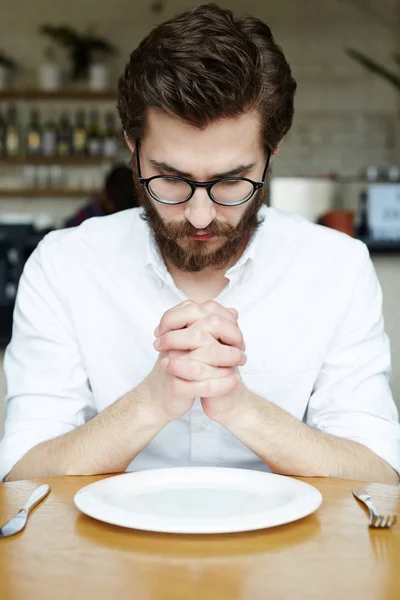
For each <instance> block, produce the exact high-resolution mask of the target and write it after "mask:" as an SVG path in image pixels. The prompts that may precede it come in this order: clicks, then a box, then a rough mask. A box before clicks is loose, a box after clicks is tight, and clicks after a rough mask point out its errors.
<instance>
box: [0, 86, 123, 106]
mask: <svg viewBox="0 0 400 600" xmlns="http://www.w3.org/2000/svg"><path fill="white" fill-rule="evenodd" d="M116 97H117V90H116V89H113V88H112V89H107V90H91V89H89V88H73V87H71V88H61V89H59V90H42V89H40V88H25V89H18V88H16V89H8V90H0V102H1V101H2V100H16V101H17V100H25V101H27V100H97V101H99V100H115V99H116Z"/></svg>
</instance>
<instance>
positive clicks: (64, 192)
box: [0, 188, 98, 198]
mask: <svg viewBox="0 0 400 600" xmlns="http://www.w3.org/2000/svg"><path fill="white" fill-rule="evenodd" d="M97 192H98V190H97V189H86V190H85V189H81V188H78V189H68V188H18V189H17V188H15V189H10V190H4V189H0V198H81V197H87V198H88V197H89V196H93V194H95V193H97Z"/></svg>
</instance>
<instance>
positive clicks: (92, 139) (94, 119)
mask: <svg viewBox="0 0 400 600" xmlns="http://www.w3.org/2000/svg"><path fill="white" fill-rule="evenodd" d="M102 145H103V139H102V132H101V130H100V122H99V113H98V111H97V110H92V111H91V113H90V119H89V127H88V131H87V153H88V154H89V156H101V154H102Z"/></svg>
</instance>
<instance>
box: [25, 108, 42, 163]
mask: <svg viewBox="0 0 400 600" xmlns="http://www.w3.org/2000/svg"><path fill="white" fill-rule="evenodd" d="M25 151H26V154H28V155H29V156H32V155H35V154H41V152H42V131H41V127H40V119H39V111H38V110H37V109H35V108H34V109H32V110H31V114H30V119H29V123H28V126H27V128H26V139H25Z"/></svg>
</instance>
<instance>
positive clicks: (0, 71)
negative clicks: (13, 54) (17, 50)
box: [0, 51, 18, 89]
mask: <svg viewBox="0 0 400 600" xmlns="http://www.w3.org/2000/svg"><path fill="white" fill-rule="evenodd" d="M17 68H18V67H17V63H16V62H15V60H13V59H12V58H10V57H9V56H8V55H7V54H5V53H4V52H1V51H0V89H4V88H5V87H7V85H8V84H9V79H10V74H11V73H13V72H15V71H16V70H17Z"/></svg>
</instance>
